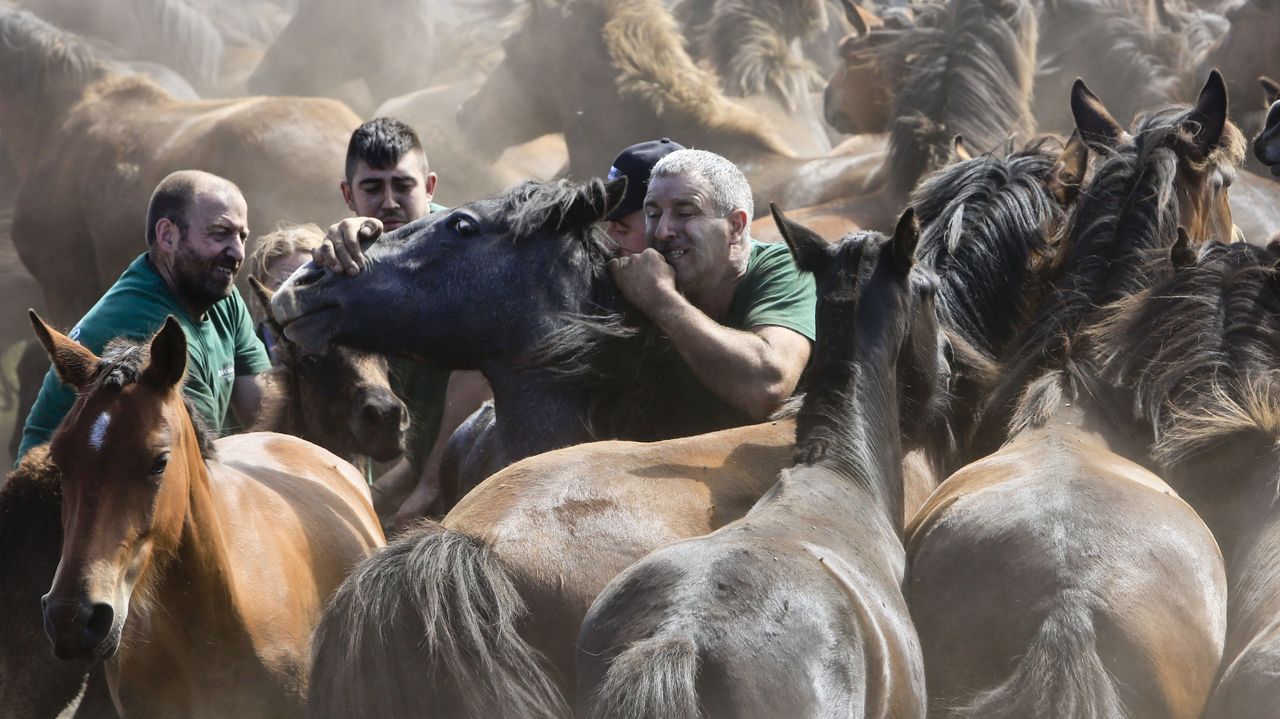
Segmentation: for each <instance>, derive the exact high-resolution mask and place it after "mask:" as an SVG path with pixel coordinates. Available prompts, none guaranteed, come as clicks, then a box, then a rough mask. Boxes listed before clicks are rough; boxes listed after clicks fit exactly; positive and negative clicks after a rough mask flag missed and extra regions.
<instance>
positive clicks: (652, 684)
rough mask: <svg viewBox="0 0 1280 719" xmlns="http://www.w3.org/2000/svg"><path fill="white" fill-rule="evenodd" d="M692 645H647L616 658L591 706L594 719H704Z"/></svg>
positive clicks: (665, 640) (657, 640) (673, 641)
mask: <svg viewBox="0 0 1280 719" xmlns="http://www.w3.org/2000/svg"><path fill="white" fill-rule="evenodd" d="M700 663H701V659H700V657H699V655H698V647H697V646H696V645H694V643H693V641H691V640H689V639H685V638H677V637H664V636H657V637H650V638H648V639H642V640H640V641H638V642H636V643H634V644H632V645H631V646H629V647H627V649H626V650H625V651H623V652H622V653H621V654H619V655H618V656H617V657H616V658H614V660H613V663H611V664H610V665H609V670H608V671H607V672H606V673H605V676H604V681H602V682H601V683H600V689H599V691H598V692H597V693H596V696H595V697H594V699H593V700H592V702H591V709H590V711H589V712H588V713H587V716H588V718H589V719H701V717H702V709H701V707H700V706H699V703H698V689H697V679H698V667H699V664H700Z"/></svg>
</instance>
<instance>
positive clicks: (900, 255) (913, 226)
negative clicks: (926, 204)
mask: <svg viewBox="0 0 1280 719" xmlns="http://www.w3.org/2000/svg"><path fill="white" fill-rule="evenodd" d="M919 241H920V223H918V222H916V208H914V207H908V208H907V209H906V210H905V211H904V212H903V213H902V217H900V218H898V226H897V227H895V228H894V230H893V239H892V240H890V242H891V243H892V244H893V262H894V265H896V266H897V268H898V269H899V270H901V271H902V274H904V275H905V274H907V273H908V272H910V271H911V266H912V265H914V264H915V263H916V244H917V243H918V242H919Z"/></svg>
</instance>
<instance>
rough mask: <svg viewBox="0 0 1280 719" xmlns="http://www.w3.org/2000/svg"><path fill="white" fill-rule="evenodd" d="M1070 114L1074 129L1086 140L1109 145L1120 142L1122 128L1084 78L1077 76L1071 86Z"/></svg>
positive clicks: (1112, 145) (1113, 145)
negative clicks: (1074, 123) (1074, 124)
mask: <svg viewBox="0 0 1280 719" xmlns="http://www.w3.org/2000/svg"><path fill="white" fill-rule="evenodd" d="M1071 114H1072V116H1073V117H1075V120H1076V129H1077V130H1079V132H1080V136H1081V137H1082V138H1084V139H1085V140H1086V141H1088V142H1101V143H1102V144H1104V145H1107V146H1109V147H1115V146H1116V145H1118V144H1120V138H1121V137H1123V136H1124V128H1123V127H1121V126H1120V123H1118V122H1116V119H1115V118H1114V117H1112V116H1111V113H1110V112H1107V106H1106V105H1103V104H1102V100H1099V99H1098V96H1097V95H1095V94H1093V91H1092V90H1090V89H1089V86H1088V85H1085V84H1084V80H1082V79H1080V78H1078V77H1077V78H1076V81H1075V84H1073V85H1072V86H1071Z"/></svg>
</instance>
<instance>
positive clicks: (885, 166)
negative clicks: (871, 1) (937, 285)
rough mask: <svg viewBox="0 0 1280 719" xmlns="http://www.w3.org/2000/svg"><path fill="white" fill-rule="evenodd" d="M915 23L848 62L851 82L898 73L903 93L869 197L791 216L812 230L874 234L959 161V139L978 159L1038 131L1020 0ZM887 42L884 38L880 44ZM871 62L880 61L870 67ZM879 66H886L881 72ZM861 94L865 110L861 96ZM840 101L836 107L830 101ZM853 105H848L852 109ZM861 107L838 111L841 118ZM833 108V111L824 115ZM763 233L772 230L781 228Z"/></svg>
mask: <svg viewBox="0 0 1280 719" xmlns="http://www.w3.org/2000/svg"><path fill="white" fill-rule="evenodd" d="M914 18H915V21H914V24H911V25H909V26H907V27H905V28H904V29H890V30H878V31H877V30H873V31H870V32H869V33H868V34H867V35H865V36H864V38H863V39H862V40H861V41H860V42H859V43H858V47H859V50H858V51H857V52H853V51H848V54H847V55H846V62H845V67H846V73H847V74H846V82H847V81H848V80H849V79H854V78H858V79H862V78H865V77H867V75H868V74H871V75H877V76H883V75H884V73H886V72H891V73H893V76H894V78H895V79H896V80H897V81H898V82H899V83H900V88H901V89H900V90H899V91H898V92H897V94H896V95H895V96H894V98H893V100H892V108H893V109H892V114H891V116H890V120H889V122H888V126H887V128H882V129H887V130H888V132H889V143H888V148H887V150H886V152H885V155H884V159H883V163H882V165H881V166H880V167H879V168H878V169H877V170H876V171H875V173H874V175H873V177H874V178H875V179H874V181H873V182H874V183H876V184H875V186H872V182H869V183H868V186H867V187H866V188H864V189H865V190H867V191H869V193H870V194H866V193H864V194H862V195H853V196H846V197H841V198H839V199H835V200H832V201H830V202H827V203H824V204H820V205H817V206H814V207H807V208H803V209H800V210H797V211H795V212H793V213H792V217H793V218H794V219H795V220H796V221H797V222H802V223H804V224H805V225H806V226H808V227H810V228H811V229H818V228H826V227H830V228H833V229H834V228H838V227H848V226H849V225H850V224H852V225H853V226H856V227H877V226H879V225H881V224H882V223H883V222H884V221H885V210H886V209H888V210H889V211H890V212H896V211H897V208H900V207H901V206H902V205H903V204H905V203H906V202H907V197H908V195H909V193H910V192H911V190H912V189H913V188H914V187H915V186H916V185H917V184H918V183H919V182H920V180H921V179H922V178H924V177H926V176H928V174H929V173H931V172H933V171H935V170H937V169H938V168H940V167H943V166H945V165H946V164H948V163H949V162H951V161H952V160H953V159H955V157H956V155H955V153H954V138H955V137H956V136H957V135H960V136H962V137H963V138H964V142H965V144H967V145H969V146H972V147H974V148H978V149H979V150H980V151H982V152H986V151H989V150H994V149H997V148H999V147H1000V146H1001V145H1003V144H1004V143H1005V142H1006V141H1008V140H1010V139H1011V138H1013V137H1019V136H1020V137H1022V138H1023V139H1029V138H1030V137H1031V134H1032V132H1033V131H1034V128H1035V124H1034V119H1033V117H1032V115H1031V89H1032V79H1033V76H1034V70H1035V56H1036V43H1037V34H1036V21H1035V12H1034V9H1033V8H1032V7H1031V5H1030V4H1029V3H1027V2H1024V1H1023V0H955V1H954V2H951V3H947V4H946V5H931V4H922V5H918V6H916V7H915V11H914ZM881 38H885V39H881ZM865 55H871V56H873V57H875V58H876V59H875V60H873V61H864V60H863V59H861V58H862V57H864V56H865ZM882 68H890V69H891V70H884V69H882ZM850 97H851V98H854V97H856V98H857V100H858V102H857V103H855V104H861V102H862V101H863V100H864V97H863V96H861V95H858V96H854V95H850ZM833 101H834V100H833ZM848 104H849V103H845V104H844V106H845V107H848ZM862 107H863V110H855V109H852V108H851V109H849V110H848V111H847V112H845V111H843V110H842V111H841V113H842V114H843V115H845V116H848V115H853V114H857V113H858V112H863V115H859V117H860V119H861V120H862V121H867V120H869V119H872V118H867V117H865V115H866V114H867V113H866V109H868V108H874V107H875V103H874V102H871V103H868V104H866V105H862ZM828 110H829V111H830V108H828ZM761 224H762V227H761V228H760V230H759V231H760V232H761V233H762V234H763V233H764V232H766V231H767V230H773V231H775V232H776V228H773V227H768V228H766V227H764V226H763V225H764V223H761Z"/></svg>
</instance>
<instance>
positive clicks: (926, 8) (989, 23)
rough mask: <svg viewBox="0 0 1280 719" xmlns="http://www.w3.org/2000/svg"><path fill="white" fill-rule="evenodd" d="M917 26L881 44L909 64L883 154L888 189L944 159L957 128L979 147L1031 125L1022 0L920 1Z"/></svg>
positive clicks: (1030, 42)
mask: <svg viewBox="0 0 1280 719" xmlns="http://www.w3.org/2000/svg"><path fill="white" fill-rule="evenodd" d="M918 13H919V17H918V20H917V23H916V25H915V27H913V28H911V29H910V30H908V31H906V32H904V33H903V34H902V35H901V37H899V38H898V39H896V40H895V41H893V42H892V43H891V44H889V45H888V46H886V48H885V49H886V51H887V52H888V58H887V62H888V63H889V64H896V65H900V66H902V67H907V68H910V69H909V70H908V72H907V74H906V76H905V77H904V78H903V84H902V88H901V90H900V91H899V92H898V95H897V99H896V100H895V102H894V113H893V114H894V118H895V119H894V120H893V122H892V124H891V126H890V129H889V149H888V156H887V157H886V160H885V162H886V165H887V168H888V173H889V174H888V177H889V180H890V182H892V183H894V189H895V190H897V191H899V192H902V193H904V194H905V193H907V192H909V191H910V190H911V189H912V188H913V187H914V186H915V184H916V182H917V181H919V179H920V177H921V176H922V175H924V174H925V173H926V172H928V171H929V170H930V169H932V168H935V167H941V166H942V165H945V164H946V162H947V159H948V156H949V154H950V151H951V140H952V138H953V137H955V135H957V134H959V135H962V136H963V137H964V139H965V142H967V143H968V144H969V145H970V146H971V147H975V148H977V149H979V150H980V151H984V152H985V151H988V150H993V149H995V148H997V147H998V146H999V145H1000V144H1001V143H1003V142H1004V141H1005V140H1007V139H1008V138H1009V137H1010V136H1011V135H1014V134H1019V133H1021V134H1023V135H1028V134H1029V133H1030V132H1031V130H1032V119H1031V108H1030V89H1031V75H1032V73H1033V71H1034V69H1035V50H1036V19H1035V11H1034V10H1033V9H1032V8H1031V6H1030V5H1029V4H1027V3H1026V2H1024V1H1023V0H957V1H955V2H950V3H947V4H945V5H942V4H924V5H920V6H919V10H918Z"/></svg>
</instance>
